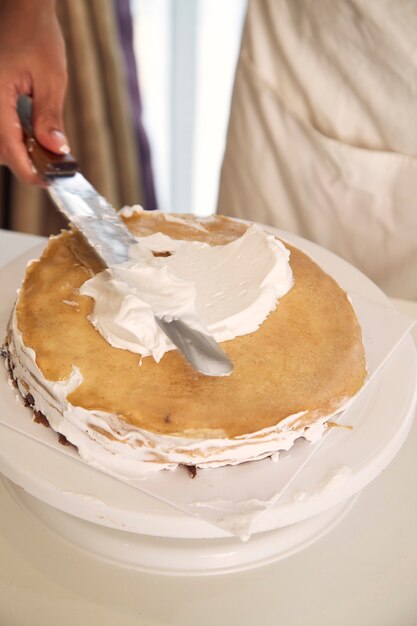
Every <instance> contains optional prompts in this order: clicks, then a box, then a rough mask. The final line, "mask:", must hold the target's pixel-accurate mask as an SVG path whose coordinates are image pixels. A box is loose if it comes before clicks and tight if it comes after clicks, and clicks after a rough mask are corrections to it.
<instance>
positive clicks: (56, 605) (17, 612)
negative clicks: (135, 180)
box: [0, 231, 417, 626]
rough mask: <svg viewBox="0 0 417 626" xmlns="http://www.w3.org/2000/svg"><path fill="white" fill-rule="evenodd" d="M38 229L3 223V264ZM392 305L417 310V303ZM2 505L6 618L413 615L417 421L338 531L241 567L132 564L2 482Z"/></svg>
mask: <svg viewBox="0 0 417 626" xmlns="http://www.w3.org/2000/svg"><path fill="white" fill-rule="evenodd" d="M40 240H41V239H40V238H39V237H32V236H28V235H19V234H16V233H7V232H5V231H0V265H4V264H5V263H7V262H8V261H9V260H12V259H13V258H14V257H15V256H18V255H19V254H20V253H22V252H24V251H25V250H27V249H29V248H30V247H31V246H33V245H35V244H36V243H38V242H39V241H40ZM395 304H396V305H397V307H398V308H399V309H400V310H402V311H403V312H405V313H408V314H409V315H412V316H413V317H415V318H416V319H417V303H411V302H405V301H395ZM414 337H415V339H416V341H417V331H416V330H415V331H414ZM0 510H1V514H0V626H56V624H60V626H73V625H74V624H79V625H80V626H96V625H100V626H110V625H111V626H114V625H117V626H144V625H146V626H162V625H166V624H169V625H175V626H188V625H191V624H192V625H193V626H196V625H197V626H213V625H215V626H217V625H219V626H223V625H233V626H234V625H238V626H258V625H265V626H269V625H271V626H272V625H274V626H275V625H277V624H281V623H282V624H284V625H285V626H316V625H317V626H318V625H320V626H345V625H346V626H348V625H349V626H353V625H354V626H416V625H417V423H415V424H414V427H413V429H412V431H411V433H410V435H409V437H408V439H407V441H406V443H405V445H404V447H403V448H402V449H401V451H400V453H399V454H398V456H397V457H396V459H395V460H394V461H393V463H392V464H391V465H390V466H389V467H388V468H387V469H386V470H385V471H384V472H383V474H382V475H381V476H380V477H379V478H378V479H377V480H375V481H374V482H373V483H371V485H369V486H368V487H367V488H366V489H365V490H364V492H362V494H361V495H360V497H359V500H358V501H357V503H356V504H355V506H354V508H353V509H352V511H351V512H350V513H349V515H348V516H347V517H346V518H345V519H344V520H343V521H342V522H341V523H340V524H339V525H338V526H337V527H336V528H335V529H334V530H332V531H331V532H330V533H329V534H327V535H326V536H325V537H324V538H322V539H321V540H320V541H318V542H317V543H315V544H314V545H312V546H310V547H309V548H307V549H305V550H304V551H302V552H300V553H298V554H296V555H294V556H292V557H290V558H288V559H286V560H283V561H280V562H278V563H276V564H275V565H270V566H267V567H264V568H260V569H258V570H253V571H249V572H245V573H240V574H233V575H225V576H218V577H203V578H173V577H164V576H155V575H148V574H140V573H138V572H134V571H128V570H125V569H122V568H118V567H116V566H113V565H107V564H105V563H102V562H100V561H98V560H96V559H94V558H93V557H90V556H88V555H86V554H85V553H82V552H81V551H79V550H77V549H76V548H73V547H72V546H70V545H68V544H66V543H64V542H63V541H62V540H60V539H58V538H55V537H54V536H52V535H50V534H48V532H47V531H45V530H44V529H43V528H42V527H40V526H39V525H38V524H37V523H36V522H34V521H32V520H31V519H30V518H29V517H28V516H27V515H26V514H25V513H24V512H23V511H21V510H20V508H18V506H17V505H16V504H15V503H14V502H13V501H12V500H11V499H10V497H9V495H8V494H7V493H6V492H5V490H4V487H3V486H2V485H0Z"/></svg>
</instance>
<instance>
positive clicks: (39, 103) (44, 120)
mask: <svg viewBox="0 0 417 626" xmlns="http://www.w3.org/2000/svg"><path fill="white" fill-rule="evenodd" d="M65 89H66V78H65V76H61V75H60V76H59V77H56V78H55V79H54V80H52V79H51V80H50V81H48V84H46V81H45V80H43V81H42V80H38V81H37V82H35V89H34V92H33V99H32V123H33V129H34V132H35V137H36V139H37V140H38V141H39V143H41V144H42V145H43V146H44V147H45V148H48V150H52V152H56V153H58V154H68V153H69V151H70V149H69V145H68V140H67V138H66V136H65V132H64V122H63V118H62V113H63V107H64V97H65Z"/></svg>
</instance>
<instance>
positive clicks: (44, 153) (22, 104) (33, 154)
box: [17, 96, 78, 179]
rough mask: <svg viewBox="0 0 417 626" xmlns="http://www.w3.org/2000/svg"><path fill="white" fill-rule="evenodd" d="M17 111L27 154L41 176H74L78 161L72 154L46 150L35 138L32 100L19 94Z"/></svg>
mask: <svg viewBox="0 0 417 626" xmlns="http://www.w3.org/2000/svg"><path fill="white" fill-rule="evenodd" d="M17 112H18V114H19V118H20V121H21V124H22V129H23V136H24V141H25V144H26V148H27V151H28V154H29V156H30V158H31V160H32V162H33V165H34V166H35V168H36V171H37V172H38V174H39V175H40V176H42V178H46V179H48V178H50V177H52V176H74V174H76V172H78V163H77V161H76V160H75V159H74V157H73V156H72V154H56V153H55V152H51V151H50V150H47V149H46V148H44V147H43V146H41V144H40V143H39V142H38V141H37V140H36V139H35V136H34V132H33V127H32V100H31V98H29V97H28V96H20V97H19V100H18V103H17Z"/></svg>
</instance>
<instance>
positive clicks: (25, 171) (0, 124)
mask: <svg viewBox="0 0 417 626" xmlns="http://www.w3.org/2000/svg"><path fill="white" fill-rule="evenodd" d="M16 100H17V96H16V94H15V92H13V94H11V93H10V92H8V90H7V89H6V90H4V91H3V92H2V93H1V95H0V163H3V164H4V165H7V166H8V167H9V168H10V169H11V170H12V171H13V173H14V174H15V175H16V176H17V177H18V178H19V179H20V180H21V181H22V182H24V183H28V184H30V185H39V186H41V187H45V186H46V182H45V181H44V180H43V179H42V178H41V177H40V176H39V175H38V174H37V173H36V172H35V171H34V167H33V164H32V161H31V160H30V158H29V155H28V153H27V150H26V146H25V144H24V142H23V135H22V129H21V125H20V121H19V117H18V115H17V111H16Z"/></svg>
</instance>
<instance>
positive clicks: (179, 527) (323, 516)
mask: <svg viewBox="0 0 417 626" xmlns="http://www.w3.org/2000/svg"><path fill="white" fill-rule="evenodd" d="M288 239H290V237H288ZM291 240H294V243H295V244H296V245H299V247H304V249H306V250H307V252H309V251H310V248H311V250H313V251H314V257H315V258H316V259H317V257H319V258H318V260H319V261H320V260H322V265H323V267H326V265H328V260H329V257H331V259H330V260H331V263H332V266H333V267H337V270H338V272H339V274H341V273H343V272H345V273H346V277H347V278H348V279H349V278H350V277H351V276H352V277H353V278H352V280H353V284H354V286H355V287H357V289H356V291H357V292H361V291H362V293H363V295H364V296H365V297H366V296H367V295H369V283H370V281H368V280H367V279H365V277H363V280H362V279H357V277H358V276H359V273H358V272H357V271H356V270H353V268H352V269H350V266H349V265H348V264H347V263H345V262H344V261H342V260H341V259H338V258H337V257H334V255H330V253H328V252H326V251H323V250H322V249H320V248H318V247H317V246H314V245H313V244H309V243H308V242H304V241H303V240H300V239H299V238H294V237H292V238H291ZM33 256H35V255H33ZM21 270H22V268H21V267H19V271H20V272H21ZM7 272H8V274H7V278H8V281H10V280H11V279H13V266H9V267H8V269H7ZM19 280H20V277H19ZM11 282H13V280H12V281H11ZM9 284H10V283H9ZM16 284H19V281H16ZM342 285H343V283H342ZM374 287H375V286H374ZM375 290H377V288H376V287H375ZM377 291H378V290H377ZM372 295H375V297H376V298H377V296H378V294H377V293H376V292H375V293H374V292H372ZM2 305H3V303H2ZM10 308H11V306H10V304H8V303H6V305H5V312H6V311H7V312H8V311H10ZM5 319H7V318H6V317H5ZM3 321H4V320H3ZM416 383H417V361H416V351H415V347H414V343H413V341H412V339H411V337H410V336H408V337H406V338H405V339H404V340H403V341H402V343H401V344H400V345H399V346H398V348H397V349H396V350H395V352H394V353H393V354H392V355H391V356H390V358H389V359H388V361H387V362H386V363H385V365H384V366H383V368H382V369H381V370H380V371H379V373H378V374H377V375H376V377H375V378H374V379H373V380H372V381H371V383H370V384H369V385H368V387H367V388H366V389H365V390H364V392H363V393H362V394H361V396H360V397H359V399H358V402H357V404H356V405H355V407H356V408H355V410H356V418H357V419H356V422H355V428H354V430H353V431H352V432H349V433H347V432H346V431H345V430H344V429H335V430H334V432H331V433H330V435H329V436H328V437H327V439H326V440H325V441H324V443H323V444H322V445H321V446H320V448H319V449H318V451H317V453H316V454H315V455H314V456H313V457H312V459H311V460H310V461H309V463H308V465H307V466H306V467H305V468H304V470H302V471H301V472H300V473H299V474H298V475H297V477H296V478H295V480H294V481H293V482H292V483H291V485H290V487H289V488H288V489H287V490H286V491H285V493H284V494H283V495H282V497H281V498H280V500H279V501H278V503H277V504H276V505H275V506H274V507H272V508H271V509H270V510H268V511H267V512H266V513H265V515H264V516H263V518H262V519H261V521H260V523H259V526H258V528H257V529H256V530H257V532H256V533H255V534H254V535H253V536H252V537H251V539H250V540H249V541H248V542H242V541H240V540H239V539H237V538H235V537H231V536H230V535H228V533H227V532H226V531H224V530H222V529H220V528H218V527H215V526H213V525H211V524H209V523H208V522H206V521H202V520H201V519H198V518H196V517H192V516H190V515H187V514H186V513H184V512H182V511H179V510H177V509H175V508H173V507H172V506H169V505H168V504H166V503H164V502H162V501H160V500H157V499H156V498H152V497H150V496H149V495H147V494H146V493H143V492H141V491H138V490H137V489H134V488H133V487H131V486H129V485H127V484H124V483H122V482H120V481H118V480H116V479H114V478H111V477H109V476H108V475H105V474H103V473H102V472H99V471H96V470H94V469H93V468H91V467H90V466H88V465H87V464H85V463H82V462H80V461H79V460H77V459H75V458H72V457H71V456H66V455H63V454H62V453H60V452H59V451H57V450H55V449H53V448H51V447H48V446H47V445H44V443H42V442H40V441H36V440H34V439H31V438H29V437H27V436H25V435H23V434H21V433H19V432H16V431H14V430H12V429H11V428H9V427H6V426H4V425H0V472H1V473H2V474H3V476H4V484H5V485H6V488H7V490H8V492H9V495H10V496H11V497H12V498H14V500H15V501H16V502H18V503H19V505H20V506H21V507H22V508H23V509H24V510H25V511H26V513H28V514H29V515H31V516H32V518H34V519H36V520H37V522H39V523H41V524H42V525H43V526H44V527H46V528H48V529H49V530H50V531H51V532H53V533H54V534H56V535H58V536H60V537H61V538H62V539H63V540H65V541H67V542H70V543H71V544H72V545H74V546H77V547H78V548H81V549H82V550H86V551H88V552H90V553H91V554H93V555H95V556H96V557H99V558H101V559H105V560H107V561H110V562H112V563H117V564H119V565H120V566H124V567H130V568H135V569H137V570H140V571H146V572H153V573H160V574H173V575H207V574H218V573H226V572H234V571H241V570H245V569H250V568H254V567H259V566H261V565H264V564H266V563H271V562H273V561H276V560H279V559H282V558H285V557H287V556H289V555H290V554H293V553H295V552H297V551H299V550H301V549H303V548H304V547H306V546H307V545H309V544H311V543H312V542H314V541H316V540H317V539H319V538H320V537H322V536H323V535H324V534H325V533H326V532H328V531H329V530H331V529H332V528H333V527H334V526H335V524H337V523H338V522H339V521H340V520H341V519H342V518H343V516H344V515H346V514H347V512H348V511H349V509H350V508H351V506H352V504H353V503H354V500H355V497H356V496H357V495H358V494H359V493H360V492H361V491H362V490H363V489H364V487H366V485H368V484H369V483H370V482H371V481H372V480H373V479H375V478H376V477H377V476H378V475H379V474H380V472H381V471H382V470H383V469H384V468H385V467H387V465H388V464H389V463H390V462H391V461H392V459H393V458H394V457H395V455H396V454H397V452H398V451H399V449H400V448H401V446H402V444H403V442H404V441H405V439H406V437H407V434H408V432H409V430H410V428H411V425H412V421H413V417H414V412H415V406H416V399H417V398H416V396H417V384H416ZM0 391H1V393H0V411H5V412H8V414H10V415H14V414H15V413H17V412H21V411H25V412H26V413H27V419H30V412H29V409H26V408H24V407H23V406H22V405H21V404H19V403H17V402H15V400H14V397H13V394H12V393H11V391H10V389H9V388H8V383H7V376H6V373H5V372H4V373H3V375H2V377H0ZM25 417H26V415H25ZM37 427H38V428H42V426H37ZM335 468H336V469H337V468H342V469H343V468H348V469H349V471H348V472H347V473H345V474H344V475H343V474H342V477H343V480H341V481H336V482H334V481H333V482H329V481H328V480H327V479H328V477H329V474H331V472H333V471H334V470H335Z"/></svg>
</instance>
